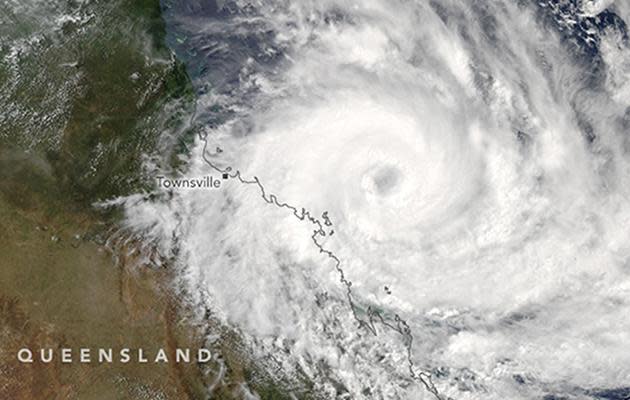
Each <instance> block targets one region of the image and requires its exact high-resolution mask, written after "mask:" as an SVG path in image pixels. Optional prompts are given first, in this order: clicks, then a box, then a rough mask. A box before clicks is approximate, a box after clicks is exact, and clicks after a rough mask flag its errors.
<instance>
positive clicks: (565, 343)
mask: <svg viewBox="0 0 630 400" xmlns="http://www.w3.org/2000/svg"><path fill="white" fill-rule="evenodd" d="M520 3H525V2H520ZM571 4H572V3H569V2H567V3H566V4H565V3H557V2H550V4H547V5H545V4H542V3H540V4H538V3H537V4H533V3H532V4H519V2H515V1H505V2H468V1H444V2H435V3H430V2H420V1H419V2H411V1H394V2H392V1H385V0H365V1H360V2H354V1H343V0H326V1H312V2H311V1H306V0H302V1H292V2H283V1H264V2H260V3H257V2H256V3H254V4H249V5H247V6H245V5H244V4H231V3H229V4H226V5H224V6H223V8H218V9H215V10H212V15H211V16H206V17H204V16H203V13H202V12H199V11H198V10H195V9H194V7H193V10H192V11H190V12H189V14H186V13H183V14H182V15H183V16H182V15H180V16H179V17H178V19H177V24H178V26H179V27H180V29H183V30H188V34H189V35H190V37H192V38H194V40H197V42H195V41H193V40H191V42H192V43H197V44H196V46H197V49H198V50H199V51H200V53H201V55H200V56H199V57H197V58H196V59H192V60H189V62H190V64H191V65H197V64H203V60H206V62H207V63H208V64H209V65H213V66H214V65H221V62H222V61H221V60H224V63H225V65H228V64H229V65H232V66H237V67H236V68H232V71H231V72H230V71H226V70H225V69H224V70H220V71H219V70H217V69H211V70H210V71H209V72H207V73H206V74H201V75H200V76H197V77H195V81H196V84H197V85H198V87H201V86H204V85H205V86H204V89H203V90H200V93H202V94H201V97H200V100H199V106H198V107H199V113H198V121H199V124H201V125H202V126H203V127H204V128H203V135H205V137H206V140H205V141H204V140H199V142H198V144H197V146H198V148H197V152H196V153H195V154H194V155H193V157H191V160H190V165H189V169H188V171H187V174H188V175H190V176H198V175H202V174H208V173H212V172H214V173H215V174H216V171H214V170H213V169H212V168H211V166H210V165H209V164H208V163H207V162H206V160H207V161H209V162H211V163H212V164H213V165H214V166H216V167H217V168H220V169H223V168H228V167H230V168H232V171H239V172H240V174H241V176H242V177H243V179H246V180H251V179H254V177H257V178H258V179H259V181H260V182H261V184H262V185H263V186H264V188H265V190H266V192H267V194H274V195H276V196H277V198H278V201H279V202H287V203H288V204H290V205H292V206H294V207H296V208H297V209H298V210H299V209H301V208H302V207H304V208H305V209H306V210H308V211H310V212H311V214H312V215H314V216H319V215H321V214H322V213H323V212H324V211H328V215H329V217H330V219H331V221H332V223H333V226H332V228H331V229H334V231H335V233H334V235H326V237H325V238H321V239H320V241H321V243H322V245H323V246H324V247H325V248H326V249H328V250H330V251H332V252H333V253H334V254H335V256H337V257H338V258H339V259H340V260H341V264H340V267H341V268H343V271H344V273H345V276H346V278H347V279H348V280H349V281H352V290H353V294H354V298H355V301H356V306H357V309H358V310H361V309H365V308H366V307H368V306H371V307H372V308H373V309H378V310H381V311H382V313H383V315H386V316H387V315H389V316H391V315H394V314H399V315H400V316H401V317H403V318H404V319H405V320H406V321H407V323H408V324H409V326H410V328H411V333H412V335H413V336H414V341H413V345H412V347H411V350H412V352H411V360H412V361H413V363H414V364H415V367H416V368H418V369H420V368H422V369H423V370H425V371H427V372H431V373H432V375H433V382H434V383H435V385H436V387H437V388H438V390H439V391H440V393H441V394H442V395H443V396H444V398H447V396H450V397H452V398H454V399H539V398H542V397H543V396H545V395H548V396H554V395H555V396H558V397H557V398H572V399H573V398H575V399H578V398H579V399H581V398H615V397H610V396H609V397H602V396H606V393H608V394H610V393H613V394H614V393H622V392H623V390H625V389H624V387H628V386H630V352H628V350H627V349H628V348H629V347H630V320H628V315H630V296H629V295H630V258H629V257H630V230H629V226H630V201H629V199H630V197H629V196H630V155H629V154H628V152H629V151H630V136H629V135H630V132H629V130H630V117H629V115H630V108H628V105H629V103H630V84H629V83H628V82H629V81H628V78H630V52H629V51H628V48H627V34H626V32H625V23H624V19H625V21H627V20H628V17H629V15H628V7H627V5H626V4H625V3H624V2H621V1H620V2H619V4H616V3H615V2H611V1H606V2H596V1H591V2H583V4H582V5H581V6H580V5H579V4H578V5H571ZM598 16H599V17H598ZM600 17H601V18H600ZM607 21H608V22H609V23H608V22H607ZM571 29H573V30H571ZM244 43H245V44H246V45H245V44H244ZM253 43H255V44H253ZM227 54H230V57H227V56H226V55H227ZM222 57H224V58H222ZM239 57H240V58H239ZM219 72H220V73H221V77H222V78H221V79H219ZM230 73H232V74H233V79H229V78H227V77H229V76H230V75H229V74H230ZM209 82H210V83H212V82H215V84H214V85H210V84H209ZM218 109H221V110H223V111H225V112H224V113H223V114H221V115H222V116H221V117H220V118H219V117H218V116H217V115H218V114H220V113H221V112H220V111H217V110H218ZM206 142H207V143H206ZM204 146H205V147H204ZM216 147H220V148H221V149H222V150H223V151H222V152H215V150H214V149H215V148H216ZM204 149H205V150H206V153H205V154H202V152H203V151H204ZM202 155H203V156H204V157H205V159H206V160H204V157H202ZM136 199H137V198H136V197H133V198H132V199H130V200H129V201H128V203H127V204H128V207H127V211H128V217H129V218H128V221H129V225H130V226H132V227H134V228H136V229H139V230H142V231H144V232H145V234H146V235H147V237H153V239H156V240H161V238H163V241H162V243H163V245H164V246H165V248H166V247H167V245H168V244H169V243H171V239H172V237H173V235H175V237H176V238H177V242H178V246H179V250H180V251H179V253H178V262H180V263H181V265H182V274H183V275H185V277H186V281H187V282H188V283H189V284H190V287H191V288H192V289H191V290H193V291H195V290H200V291H201V290H203V291H207V292H208V293H209V295H210V298H211V300H210V302H211V307H213V309H214V310H216V311H217V312H219V313H221V315H223V316H224V319H225V321H226V323H229V324H233V325H235V326H237V327H238V328H239V329H241V330H242V331H243V333H244V335H245V337H248V338H251V340H252V343H255V344H252V346H253V347H254V348H255V350H257V351H259V352H260V354H265V353H266V352H272V353H274V354H275V355H277V356H278V359H279V360H281V361H280V362H281V363H282V365H283V367H284V368H285V370H287V371H290V370H292V369H294V368H296V366H298V365H299V366H300V367H301V368H302V369H303V370H304V371H305V373H306V374H307V375H309V376H310V377H311V378H312V379H313V380H314V381H315V382H316V387H317V388H318V390H322V391H324V392H328V393H330V395H331V396H332V395H334V394H335V393H338V392H339V391H340V389H339V388H340V387H342V388H343V390H341V392H344V391H348V392H349V393H351V395H352V397H353V398H363V397H365V398H401V399H406V398H410V399H411V398H431V395H430V394H429V393H428V392H427V391H426V390H425V389H424V388H423V387H422V385H420V384H417V382H416V383H412V384H410V382H412V381H411V379H410V376H409V370H408V367H407V364H406V357H407V353H406V347H405V343H404V337H402V336H401V335H399V334H397V333H396V332H394V331H392V330H390V329H387V328H386V327H384V326H377V330H378V332H379V334H378V335H377V336H373V335H371V334H370V333H369V332H367V331H366V330H364V329H361V328H358V327H357V324H356V321H355V320H354V319H353V314H352V310H351V309H350V306H349V304H348V302H347V299H346V293H345V292H346V287H345V286H344V285H343V284H342V283H340V282H339V279H340V276H339V273H338V271H337V270H336V269H335V268H334V263H333V261H332V260H331V258H330V257H327V256H326V255H325V254H321V253H320V252H319V249H318V248H317V246H315V245H314V243H313V242H312V240H311V234H312V231H313V229H314V226H313V225H312V224H310V223H309V222H308V221H300V220H299V219H298V218H296V217H295V216H294V215H293V214H292V213H291V212H290V211H289V210H287V209H283V208H279V207H277V206H274V205H269V204H267V202H265V201H264V200H263V199H262V198H261V192H260V190H259V187H258V186H257V185H253V184H243V183H241V182H239V181H238V180H237V179H231V180H229V181H227V182H225V183H224V187H223V188H222V189H221V190H220V191H212V192H210V191H203V190H197V191H194V190H190V191H180V192H177V193H175V194H174V196H173V197H171V198H170V199H169V200H168V201H163V202H156V201H151V202H150V201H136ZM132 200H133V201H132ZM156 215H159V218H157V217H156ZM165 251H166V250H165ZM385 288H386V289H385ZM324 294H326V295H324ZM280 348H282V349H283V350H286V351H283V352H280V351H279V349H280ZM280 354H282V355H280ZM611 390H617V392H611ZM602 393H604V394H602ZM619 396H621V394H619ZM620 398H621V397H620Z"/></svg>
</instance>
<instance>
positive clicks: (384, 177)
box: [361, 165, 403, 197]
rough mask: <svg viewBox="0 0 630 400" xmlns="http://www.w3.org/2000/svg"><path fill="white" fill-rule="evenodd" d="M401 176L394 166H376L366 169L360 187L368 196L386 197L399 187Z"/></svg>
mask: <svg viewBox="0 0 630 400" xmlns="http://www.w3.org/2000/svg"><path fill="white" fill-rule="evenodd" d="M402 179H403V176H402V173H401V171H400V170H399V169H398V168H396V167H395V166H391V165H385V166H376V167H372V168H370V169H368V170H367V171H366V172H365V173H364V174H363V178H362V179H361V187H362V188H363V190H364V191H365V192H366V193H367V194H369V195H374V196H379V197H386V196H388V195H390V194H392V193H393V192H394V191H396V189H397V188H398V187H399V186H400V182H401V181H402Z"/></svg>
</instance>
